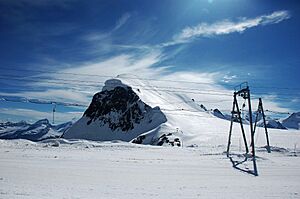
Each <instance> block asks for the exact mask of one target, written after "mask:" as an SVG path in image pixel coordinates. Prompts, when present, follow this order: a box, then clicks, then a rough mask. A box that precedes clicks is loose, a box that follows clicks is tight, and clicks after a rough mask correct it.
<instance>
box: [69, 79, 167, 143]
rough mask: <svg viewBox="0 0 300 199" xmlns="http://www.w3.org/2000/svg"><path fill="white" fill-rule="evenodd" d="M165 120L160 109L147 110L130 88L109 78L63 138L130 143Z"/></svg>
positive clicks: (147, 107)
mask: <svg viewBox="0 0 300 199" xmlns="http://www.w3.org/2000/svg"><path fill="white" fill-rule="evenodd" d="M166 121H167V119H166V116H165V115H164V113H163V112H162V111H161V110H160V108H159V107H154V108H152V107H150V106H149V105H147V104H146V103H144V102H143V101H142V100H141V99H140V98H139V96H138V95H137V94H136V93H135V92H134V91H133V90H132V88H131V87H130V86H127V85H125V84H123V83H122V82H121V81H120V80H118V79H110V80H107V81H106V82H105V86H104V87H103V89H102V91H101V92H99V93H96V94H95V95H94V97H93V99H92V102H91V104H90V106H89V107H88V109H87V110H86V111H85V112H84V115H83V117H82V118H81V119H80V120H78V121H77V122H76V123H75V124H74V125H73V126H72V127H71V128H70V129H69V130H68V131H67V132H66V133H65V134H64V138H79V139H89V140H99V141H108V140H123V141H130V140H132V139H134V138H136V137H137V136H139V135H141V134H143V133H145V132H148V131H150V130H152V129H155V128H156V127H158V126H159V125H161V124H162V123H164V122H166Z"/></svg>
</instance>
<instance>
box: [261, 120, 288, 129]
mask: <svg viewBox="0 0 300 199" xmlns="http://www.w3.org/2000/svg"><path fill="white" fill-rule="evenodd" d="M257 126H259V127H264V122H263V120H260V121H259V122H257ZM266 126H267V128H271V129H287V128H286V127H285V126H284V125H282V124H281V122H280V121H279V120H276V119H271V118H267V119H266Z"/></svg>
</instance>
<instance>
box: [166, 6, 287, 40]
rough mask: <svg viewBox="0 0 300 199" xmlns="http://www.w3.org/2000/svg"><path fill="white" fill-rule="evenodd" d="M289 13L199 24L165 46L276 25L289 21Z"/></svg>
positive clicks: (283, 11) (184, 30)
mask: <svg viewBox="0 0 300 199" xmlns="http://www.w3.org/2000/svg"><path fill="white" fill-rule="evenodd" d="M289 18H290V13H289V12H288V11H286V10H282V11H275V12H273V13H272V14H269V15H261V16H258V17H255V18H245V17H244V18H240V19H239V20H237V21H231V20H222V21H218V22H215V23H212V24H208V23H200V24H198V25H196V26H192V27H186V28H184V29H183V30H182V31H181V33H179V34H178V35H176V36H175V37H174V40H173V41H172V42H168V43H166V44H165V45H174V44H178V43H185V42H188V41H190V40H192V39H194V38H197V37H209V36H216V35H225V34H230V33H234V32H238V33H242V32H244V31H245V30H247V29H249V28H253V27H257V26H261V25H269V24H276V23H279V22H281V21H283V20H286V19H289Z"/></svg>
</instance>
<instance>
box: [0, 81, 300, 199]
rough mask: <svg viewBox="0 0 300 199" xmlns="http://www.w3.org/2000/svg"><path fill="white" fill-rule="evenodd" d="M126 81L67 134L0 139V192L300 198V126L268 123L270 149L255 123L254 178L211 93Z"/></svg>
mask: <svg viewBox="0 0 300 199" xmlns="http://www.w3.org/2000/svg"><path fill="white" fill-rule="evenodd" d="M122 82H123V83H125V84H123V83H121V82H120V81H118V80H111V81H108V82H107V83H106V85H105V87H104V88H103V89H102V92H101V93H98V94H96V95H95V96H94V98H93V101H92V103H91V105H90V107H89V108H88V109H87V111H86V112H85V114H84V115H83V117H82V118H81V119H80V120H79V121H78V122H77V123H75V124H74V125H73V126H72V127H71V128H70V129H69V127H68V128H62V127H61V128H59V129H63V130H62V131H60V134H59V137H61V133H62V132H65V133H64V135H63V137H64V138H56V139H51V136H49V138H50V139H37V140H39V141H37V142H33V141H29V140H24V139H12V140H1V139H0V160H1V163H0V198H144V199H146V198H300V167H299V165H300V159H299V155H300V149H299V148H300V147H299V145H300V131H299V130H297V129H288V130H283V129H268V132H269V137H270V145H271V153H267V151H266V147H265V146H266V139H265V132H264V128H262V127H257V130H256V133H255V137H254V138H255V145H256V163H257V168H258V176H255V175H253V169H254V168H253V162H252V158H251V157H248V158H246V157H247V156H245V155H244V153H245V149H244V145H243V139H242V135H241V132H240V126H239V124H238V123H234V124H233V132H232V144H231V148H230V158H228V157H227V156H226V153H225V151H226V147H227V141H228V132H229V126H230V121H228V120H226V118H223V119H221V118H222V113H221V112H219V111H215V114H218V116H215V114H213V113H212V112H211V111H209V110H207V109H206V107H205V106H204V105H206V104H205V103H204V102H208V101H210V100H211V99H210V97H212V96H207V95H205V94H203V95H202V96H200V95H199V94H195V95H193V94H186V93H180V91H178V92H169V91H168V90H166V91H162V90H158V89H156V87H155V86H151V85H149V84H148V83H147V82H141V81H140V80H137V79H136V80H134V79H130V82H129V81H128V80H126V78H124V79H122ZM116 85H119V86H118V89H117V90H115V91H114V89H115V88H116ZM126 85H131V86H132V85H134V87H132V91H134V93H133V92H131V88H130V87H128V86H126ZM208 89H209V88H208ZM125 91H129V92H125ZM117 96H122V98H121V100H120V99H119V98H118V97H117ZM137 96H138V97H137ZM199 96H200V97H199ZM116 97H117V98H116ZM99 99H100V100H99ZM108 99H109V100H108ZM111 100H112V101H113V102H114V103H113V104H111V102H112V101H111ZM129 102H130V103H129ZM201 102H203V104H204V105H203V104H202V103H201ZM229 103H230V104H231V102H229ZM105 104H106V105H105ZM104 105H105V106H104ZM107 106H109V109H107V110H106V109H105V108H107ZM99 107H101V111H99V110H100V109H98V108H99ZM209 108H218V106H216V107H209ZM297 119H298V117H295V116H293V118H292V120H293V122H292V124H293V125H291V127H294V126H296V127H297V125H295V123H296V124H299V120H297ZM285 122H287V121H285ZM46 123H47V122H46ZM20 125H21V126H22V125H23V124H20ZM24 125H25V124H24ZM11 126H14V125H12V124H11ZM34 126H39V125H34ZM42 126H43V129H45V128H44V127H46V126H47V125H44V123H43V125H42ZM50 127H51V129H52V130H51V131H50V132H52V134H53V129H54V130H55V129H58V128H56V127H54V126H50ZM244 127H245V130H246V135H247V141H248V145H249V144H250V133H249V124H246V125H244ZM3 128H4V127H3ZM9 128H12V129H14V128H16V127H9ZM9 128H8V127H5V129H6V131H5V132H6V133H9V132H10V133H9V134H10V135H11V136H12V133H11V132H12V131H10V130H7V129H9ZM25 128H29V129H32V128H30V127H24V128H23V130H24V129H25ZM35 129H41V127H38V128H35ZM46 129H50V128H48V127H47V128H46ZM68 129H69V130H68ZM18 132H19V133H20V135H22V136H24V135H26V131H18ZM31 132H34V134H37V131H36V130H34V131H31ZM43 132H45V131H43ZM41 135H42V136H47V135H48V134H47V133H45V134H44V133H43V134H41ZM55 135H58V134H56V133H55ZM55 137H56V136H55ZM11 138H17V137H9V139H11ZM21 138H24V137H21ZM117 140H123V141H117ZM128 141H130V142H128ZM134 143H141V144H134ZM142 144H146V145H142ZM153 145H159V146H153ZM160 145H162V146H160ZM172 146H175V147H172Z"/></svg>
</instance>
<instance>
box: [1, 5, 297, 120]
mask: <svg viewBox="0 0 300 199" xmlns="http://www.w3.org/2000/svg"><path fill="white" fill-rule="evenodd" d="M281 11H283V12H285V13H287V15H288V17H286V16H285V17H286V18H284V19H282V20H280V21H278V22H274V21H273V22H266V24H264V23H265V22H261V24H258V25H255V26H251V27H247V28H246V29H245V30H243V31H231V32H229V33H226V34H225V33H222V34H214V33H211V34H209V33H207V34H206V33H205V34H200V33H196V34H194V35H193V36H191V37H188V38H187V39H186V40H185V41H183V42H179V41H178V37H180V35H181V33H182V32H183V30H185V29H187V28H188V27H190V28H195V27H198V28H199V26H201V24H202V25H203V23H205V24H206V25H207V26H209V27H211V25H212V24H219V25H220V23H221V22H224V21H226V20H227V22H228V21H230V22H233V23H240V22H243V21H247V20H251V19H255V18H258V17H261V16H264V17H265V16H270V15H271V14H272V13H274V12H281ZM299 13H300V2H299V1H297V0H285V1H282V0H151V1H146V0H98V1H94V0H89V1H79V0H78V1H77V0H39V1H36V0H0V57H1V59H0V72H1V75H0V84H1V85H2V86H1V87H0V92H1V93H2V95H3V94H5V93H14V94H20V96H22V95H23V92H26V91H41V92H43V88H39V87H37V86H36V85H35V86H33V85H32V84H31V83H32V82H30V81H24V82H22V81H15V80H13V79H12V80H9V78H11V76H12V75H13V76H29V75H36V74H37V73H35V72H34V71H33V70H42V71H43V70H51V71H60V70H63V69H66V68H72V67H75V66H80V65H84V64H86V63H97V62H101V61H103V60H106V59H110V58H112V57H115V56H118V55H121V54H135V56H137V57H139V56H142V55H145V53H146V52H147V51H149V48H150V49H159V52H160V55H161V56H163V57H164V58H161V59H160V60H159V61H158V62H155V63H154V64H153V65H152V66H151V67H153V68H157V67H162V66H170V67H171V68H170V69H169V71H168V72H169V73H172V72H178V71H187V72H191V71H192V72H193V71H194V72H199V73H221V74H224V76H227V77H229V80H228V81H230V82H229V85H228V84H226V83H225V82H224V79H220V80H219V82H218V83H219V84H221V85H224V86H225V87H227V88H232V85H233V84H237V83H239V82H242V81H249V83H250V85H251V86H253V91H254V92H258V93H259V92H261V93H264V94H266V95H267V94H274V95H275V96H277V97H278V96H279V97H278V99H276V101H277V102H280V103H281V107H284V108H288V109H291V110H299V109H300V106H299V98H300V86H299V74H300V67H299V64H300V58H299V55H300V42H299V35H300V14H299ZM264 17H263V18H264ZM264 20H266V19H265V18H264ZM216 26H217V25H216ZM214 27H215V26H214ZM194 30H195V29H194ZM198 31H199V29H198ZM170 42H175V44H172V45H169V43H170ZM163 44H165V46H164V47H161V46H162V45H163ZM138 47H140V48H138ZM145 49H146V50H145ZM107 67H108V68H109V67H110V66H107ZM8 69H10V70H8ZM26 70H27V71H26ZM108 70H109V69H108ZM1 78H2V79H1ZM225 80H226V79H225ZM260 87H268V88H260ZM285 88H288V89H285ZM292 88H295V89H292ZM282 96H284V97H283V98H282ZM280 97H281V98H280ZM50 98H51V96H50ZM286 98H287V99H286ZM289 99H290V100H289ZM2 104H4V105H3V106H1V107H4V108H14V107H19V106H21V105H16V104H14V103H12V104H11V103H4V102H2ZM22 108H24V109H25V108H28V109H32V108H34V109H35V110H42V108H36V107H32V105H23V107H22ZM5 117H8V116H5ZM2 119H3V117H2Z"/></svg>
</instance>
